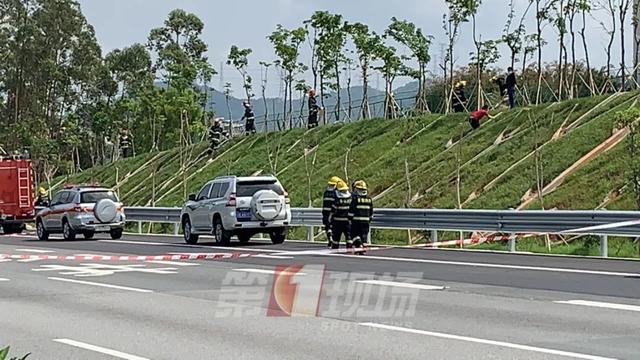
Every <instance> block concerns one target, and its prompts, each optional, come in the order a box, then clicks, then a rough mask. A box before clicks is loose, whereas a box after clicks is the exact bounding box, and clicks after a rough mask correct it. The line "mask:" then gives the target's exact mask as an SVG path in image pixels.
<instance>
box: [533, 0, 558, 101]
mask: <svg viewBox="0 0 640 360" xmlns="http://www.w3.org/2000/svg"><path fill="white" fill-rule="evenodd" d="M553 1H554V0H529V2H530V4H533V3H535V4H536V34H535V35H536V37H535V39H536V41H537V46H536V50H537V51H538V62H537V64H536V67H537V70H538V71H537V72H538V85H537V88H536V105H537V104H540V102H541V101H542V48H543V47H544V44H543V41H544V40H543V37H542V30H543V25H544V23H545V22H546V21H547V20H548V18H549V15H548V14H547V12H548V11H549V6H550V2H553Z"/></svg>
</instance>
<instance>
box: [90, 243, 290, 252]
mask: <svg viewBox="0 0 640 360" xmlns="http://www.w3.org/2000/svg"><path fill="white" fill-rule="evenodd" d="M98 242H104V243H112V244H129V245H152V246H175V247H184V248H195V249H220V250H231V251H247V252H266V253H281V252H282V250H273V249H259V248H245V247H226V246H211V245H189V244H174V243H162V242H150V241H132V240H98Z"/></svg>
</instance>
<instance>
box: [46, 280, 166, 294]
mask: <svg viewBox="0 0 640 360" xmlns="http://www.w3.org/2000/svg"><path fill="white" fill-rule="evenodd" d="M47 279H49V280H54V281H63V282H70V283H74V284H82V285H92V286H100V287H105V288H110V289H118V290H126V291H135V292H141V293H152V292H153V290H147V289H138V288H132V287H128V286H120V285H111V284H104V283H97V282H92V281H83V280H73V279H65V278H59V277H48V278H47Z"/></svg>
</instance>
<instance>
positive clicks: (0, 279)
mask: <svg viewBox="0 0 640 360" xmlns="http://www.w3.org/2000/svg"><path fill="white" fill-rule="evenodd" d="M0 281H11V280H9V279H6V278H0Z"/></svg>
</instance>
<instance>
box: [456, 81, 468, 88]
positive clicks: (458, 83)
mask: <svg viewBox="0 0 640 360" xmlns="http://www.w3.org/2000/svg"><path fill="white" fill-rule="evenodd" d="M465 86H467V82H466V81H465V80H460V81H458V82H457V83H456V88H461V87H465Z"/></svg>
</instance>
